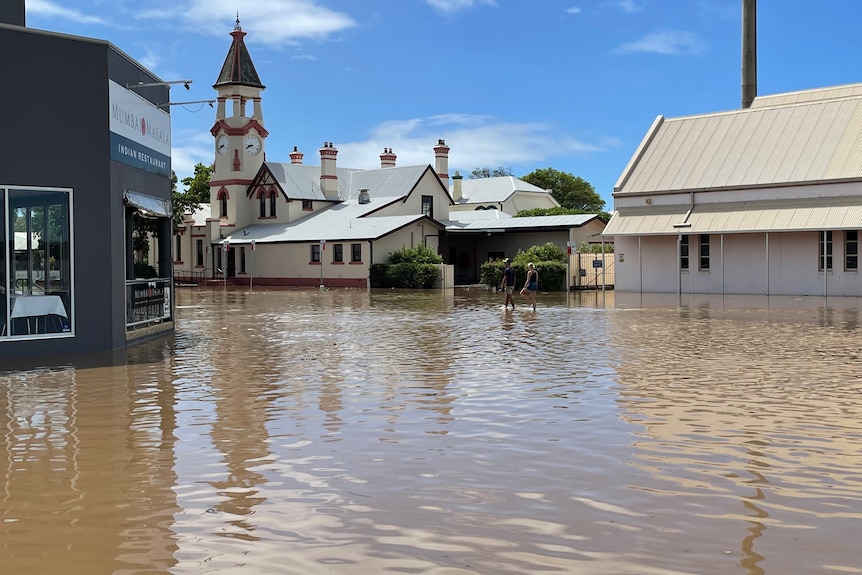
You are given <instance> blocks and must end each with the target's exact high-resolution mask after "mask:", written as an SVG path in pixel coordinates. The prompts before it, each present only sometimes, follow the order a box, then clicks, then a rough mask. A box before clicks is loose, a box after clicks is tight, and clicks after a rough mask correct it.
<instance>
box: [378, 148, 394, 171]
mask: <svg viewBox="0 0 862 575" xmlns="http://www.w3.org/2000/svg"><path fill="white" fill-rule="evenodd" d="M396 157H397V156H396V155H395V152H393V151H392V148H383V153H382V154H380V167H381V168H394V167H395V158H396Z"/></svg>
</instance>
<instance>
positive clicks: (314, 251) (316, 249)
mask: <svg viewBox="0 0 862 575" xmlns="http://www.w3.org/2000/svg"><path fill="white" fill-rule="evenodd" d="M310 247H311V252H310V253H309V259H308V263H311V264H319V263H320V244H319V243H315V244H311V246H310Z"/></svg>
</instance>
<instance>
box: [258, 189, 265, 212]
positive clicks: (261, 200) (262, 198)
mask: <svg viewBox="0 0 862 575" xmlns="http://www.w3.org/2000/svg"><path fill="white" fill-rule="evenodd" d="M257 203H258V204H259V205H260V217H262V218H265V217H266V196H265V195H264V193H263V190H261V191H260V192H258V193H257Z"/></svg>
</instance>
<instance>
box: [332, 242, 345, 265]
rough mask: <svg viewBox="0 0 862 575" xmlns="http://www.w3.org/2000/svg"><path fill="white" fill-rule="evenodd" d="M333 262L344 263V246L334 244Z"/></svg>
mask: <svg viewBox="0 0 862 575" xmlns="http://www.w3.org/2000/svg"><path fill="white" fill-rule="evenodd" d="M332 261H333V262H343V261H344V244H333V245H332Z"/></svg>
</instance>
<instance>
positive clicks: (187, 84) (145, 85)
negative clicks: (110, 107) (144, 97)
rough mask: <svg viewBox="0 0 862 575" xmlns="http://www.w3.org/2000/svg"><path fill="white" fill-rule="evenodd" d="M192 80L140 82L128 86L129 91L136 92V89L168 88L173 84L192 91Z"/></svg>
mask: <svg viewBox="0 0 862 575" xmlns="http://www.w3.org/2000/svg"><path fill="white" fill-rule="evenodd" d="M191 83H192V80H171V81H170V82H148V83H145V82H138V83H137V84H126V89H127V90H134V89H136V88H151V87H153V86H168V87H170V86H171V84H182V85H183V87H184V88H185V89H186V90H191Z"/></svg>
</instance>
